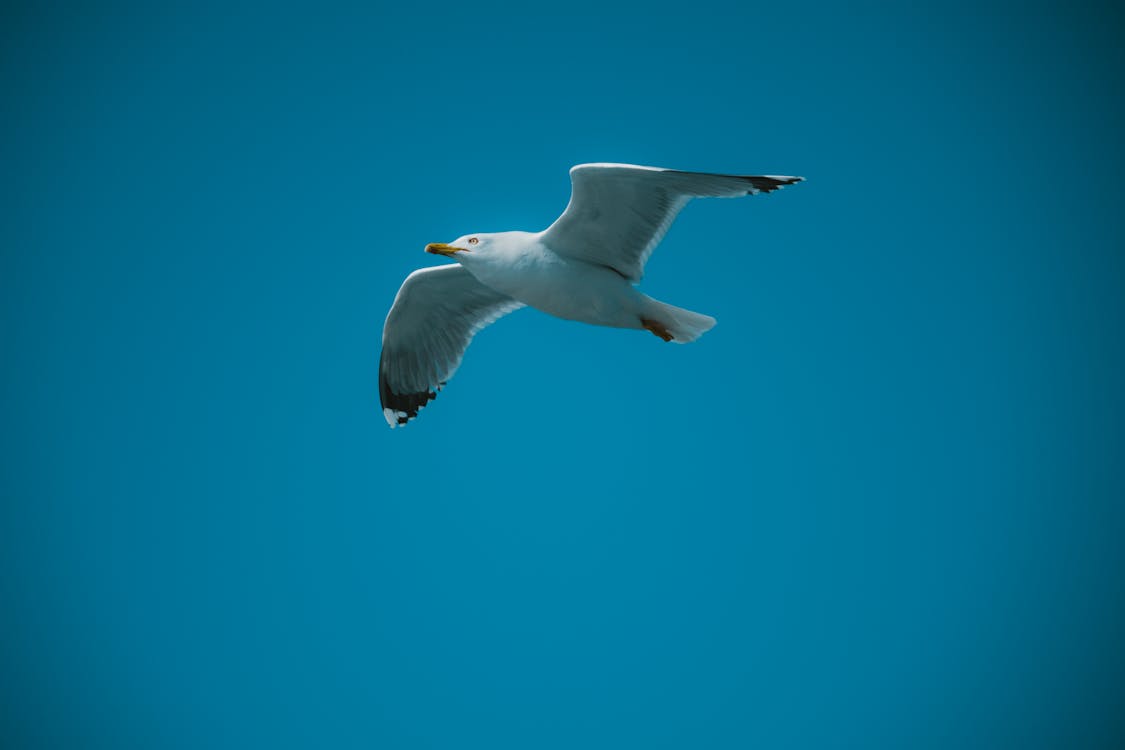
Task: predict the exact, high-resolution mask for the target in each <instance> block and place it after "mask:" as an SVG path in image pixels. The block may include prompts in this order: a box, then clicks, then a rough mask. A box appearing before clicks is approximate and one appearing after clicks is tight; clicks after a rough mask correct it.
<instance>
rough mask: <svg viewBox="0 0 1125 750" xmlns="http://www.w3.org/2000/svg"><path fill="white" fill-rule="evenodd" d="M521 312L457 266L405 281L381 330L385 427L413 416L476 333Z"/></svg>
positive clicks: (447, 375)
mask: <svg viewBox="0 0 1125 750" xmlns="http://www.w3.org/2000/svg"><path fill="white" fill-rule="evenodd" d="M521 307H523V303H522V302H516V301H515V300H514V299H512V298H511V297H509V296H507V295H505V294H501V293H500V292H497V291H495V290H493V289H491V288H489V287H487V286H485V285H484V284H482V283H480V282H479V281H477V280H476V278H475V277H474V276H473V275H472V274H471V273H469V272H468V271H466V270H465V269H464V268H463V267H461V266H459V265H450V266H437V267H434V268H422V269H419V270H417V271H415V272H414V273H412V274H410V275H409V276H407V277H406V281H404V282H403V283H402V287H401V288H400V289H399V290H398V294H397V295H395V301H394V304H393V305H391V311H390V312H389V313H388V314H387V322H386V323H385V324H384V325H383V353H382V354H381V355H380V356H379V401H380V402H381V403H382V406H383V416H384V417H386V418H387V424H389V425H390V426H391V427H394V426H396V425H400V424H406V423H407V422H409V421H410V420H411V419H414V417H416V416H418V410H419V409H421V408H422V407H423V406H425V405H426V404H427V403H429V401H430V400H431V399H433V398H435V397H436V396H437V391H439V390H441V387H442V386H443V385H445V384H446V382H447V381H448V380H449V379H450V378H451V377H453V373H455V372H457V367H458V366H459V365H460V364H461V357H462V356H464V354H465V349H466V348H468V346H469V342H470V341H472V340H473V336H474V335H475V334H476V332H477V331H479V330H480V329H482V328H484V327H485V326H487V325H488V324H489V323H492V322H493V321H494V320H496V319H497V318H500V317H501V316H503V315H506V314H507V313H510V312H512V311H513V310H516V309H519V308H521Z"/></svg>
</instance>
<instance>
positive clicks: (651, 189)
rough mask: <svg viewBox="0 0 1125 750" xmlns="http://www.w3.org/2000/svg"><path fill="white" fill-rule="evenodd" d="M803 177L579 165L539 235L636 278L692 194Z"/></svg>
mask: <svg viewBox="0 0 1125 750" xmlns="http://www.w3.org/2000/svg"><path fill="white" fill-rule="evenodd" d="M803 179H804V178H803V177H782V176H773V175H745V176H743V175H729V174H707V173H704V172H679V171H676V170H674V169H661V168H659V167H638V166H634V165H632V164H579V165H578V166H576V167H572V168H571V170H570V184H571V192H570V203H569V204H568V205H567V207H566V210H565V211H563V214H562V216H560V217H559V218H558V219H557V220H556V221H555V223H554V224H552V225H551V226H550V227H548V228H547V229H546V230H545V231H544V232H543V233H542V235H541V236H540V238H541V239H542V241H543V242H544V243H545V244H546V245H547V246H548V247H550V248H551V249H552V250H554V251H555V252H556V253H559V254H560V255H567V256H570V257H572V258H577V259H579V260H584V261H586V262H588V263H594V264H597V265H602V266H609V267H610V268H613V269H614V270H615V271H617V272H618V273H620V274H621V275H622V276H624V277H625V278H627V279H629V280H630V281H633V282H636V281H640V280H641V276H642V275H643V274H644V267H645V263H646V262H647V261H648V257H649V256H650V255H652V251H653V249H654V248H655V247H656V246H657V245H658V244H660V240H661V239H663V238H664V234H665V233H666V232H667V231H668V228H669V227H670V226H672V222H673V221H674V220H675V219H676V214H678V213H679V212H680V209H682V208H683V207H684V206H686V205H687V202H688V201H690V200H691V199H692V198H702V197H708V196H714V197H722V198H734V197H737V196H741V195H755V194H757V193H768V192H770V191H773V190H777V189H778V188H779V187H782V186H783V185H792V184H793V183H796V182H801V181H802V180H803Z"/></svg>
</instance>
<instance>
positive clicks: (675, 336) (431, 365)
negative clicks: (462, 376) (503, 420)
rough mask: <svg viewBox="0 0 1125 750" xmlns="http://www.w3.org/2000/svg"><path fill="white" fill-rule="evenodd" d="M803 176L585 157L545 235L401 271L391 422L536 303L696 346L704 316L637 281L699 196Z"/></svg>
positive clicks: (708, 320) (438, 246) (454, 252)
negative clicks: (492, 328)
mask: <svg viewBox="0 0 1125 750" xmlns="http://www.w3.org/2000/svg"><path fill="white" fill-rule="evenodd" d="M803 179H804V178H803V177H782V176H775V175H745V176H743V175H725V174H706V173H702V172H680V171H677V170H674V169H660V168H658V167H639V166H635V165H632V164H579V165H578V166H576V167H572V168H571V170H570V181H571V195H570V203H569V204H568V205H567V207H566V210H565V211H563V214H562V216H560V217H559V218H558V219H557V220H556V221H555V223H554V224H552V225H551V226H549V227H547V229H545V230H544V231H542V232H497V233H493V234H472V235H464V236H462V237H459V238H457V239H456V240H454V241H453V242H450V243H448V244H446V243H433V244H430V245H427V246H426V252H429V253H434V254H437V255H444V256H446V257H449V258H452V259H453V260H455V261H457V262H458V264H457V265H447V266H438V267H435V268H422V269H419V270H417V271H415V272H414V273H412V274H410V275H409V276H407V277H406V281H404V282H403V284H402V287H401V288H400V289H399V290H398V294H397V295H395V301H394V304H392V305H391V311H390V313H389V314H388V315H387V322H386V324H384V326H383V352H382V355H381V356H380V357H379V400H380V402H381V403H382V406H383V416H385V417H386V419H387V423H388V424H390V426H391V427H394V426H396V425H400V424H406V423H407V422H409V421H410V420H411V419H413V418H414V417H416V416H418V411H419V410H420V409H421V408H422V407H424V406H425V405H426V404H427V403H429V401H430V400H431V399H433V398H434V397H435V396H436V395H437V391H438V390H440V389H441V388H442V386H444V385H445V384H446V382H447V381H448V380H449V379H450V378H451V377H453V373H454V372H456V371H457V367H458V366H459V365H460V364H461V357H462V356H463V355H464V353H465V349H466V348H468V346H469V342H470V341H472V339H473V336H474V335H475V334H476V332H477V331H479V330H480V329H482V328H484V327H485V326H487V325H489V324H490V323H492V322H493V321H495V320H497V319H498V318H500V317H502V316H504V315H506V314H508V313H510V312H512V311H513V310H518V309H519V308H521V307H524V306H530V307H534V308H537V309H539V310H542V311H543V312H546V313H549V314H550V315H554V316H556V317H559V318H565V319H567V320H578V321H582V322H584V323H591V324H593V325H601V326H613V327H616V328H634V329H640V330H648V331H651V332H652V333H653V334H655V335H656V336H659V337H660V338H661V339H663V340H664V341H674V342H676V343H687V342H689V341H694V340H695V339H697V338H699V337H700V336H701V335H703V334H704V333H706V332H707V331H709V330H710V329H711V328H712V327H713V326H714V325H715V319H714V318H712V317H709V316H707V315H701V314H700V313H695V312H691V311H690V310H684V309H682V308H679V307H673V306H672V305H668V304H665V303H663V302H659V301H657V300H655V299H652V298H651V297H648V296H647V295H645V294H642V293H641V292H640V291H638V290H637V288H636V287H635V286H634V284H635V283H636V282H639V281H640V280H641V276H642V275H643V272H644V266H645V262H646V261H648V258H649V256H650V255H651V254H652V251H653V250H654V249H655V248H656V246H657V245H658V244H660V240H661V239H663V237H664V235H665V233H666V232H667V231H668V228H669V227H670V226H671V225H672V222H673V221H674V220H675V218H676V214H678V213H679V212H680V209H682V208H683V207H684V206H685V205H686V204H687V202H688V201H690V200H691V199H692V198H702V197H724V198H733V197H737V196H742V195H754V194H757V193H768V192H771V191H773V190H777V189H778V188H780V187H783V186H785V185H792V184H794V183H797V182H801V181H802V180H803Z"/></svg>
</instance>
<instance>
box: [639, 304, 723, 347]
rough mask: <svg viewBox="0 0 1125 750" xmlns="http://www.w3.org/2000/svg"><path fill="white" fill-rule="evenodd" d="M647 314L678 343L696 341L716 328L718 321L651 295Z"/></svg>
mask: <svg viewBox="0 0 1125 750" xmlns="http://www.w3.org/2000/svg"><path fill="white" fill-rule="evenodd" d="M645 314H646V315H647V316H648V317H649V318H650V319H652V320H654V321H655V322H657V323H659V324H660V325H662V326H663V327H664V328H665V329H666V330H667V332H668V333H669V334H671V336H672V339H671V340H672V341H674V342H675V343H677V344H687V343H689V342H691V341H695V340H696V339H697V338H699V337H700V336H702V335H703V334H705V333H707V332H708V331H710V330H711V329H712V328H714V327H715V323H716V322H717V321H716V320H715V319H714V318H712V317H711V316H710V315H704V314H702V313H697V312H692V311H691V310H685V309H684V308H682V307H676V306H674V305H669V304H667V303H665V302H660V301H659V300H654V299H652V298H651V297H650V298H649V299H648V310H647V311H646V313H645Z"/></svg>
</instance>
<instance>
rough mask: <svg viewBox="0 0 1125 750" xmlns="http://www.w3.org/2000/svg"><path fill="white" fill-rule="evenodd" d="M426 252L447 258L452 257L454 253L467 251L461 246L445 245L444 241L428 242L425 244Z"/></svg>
mask: <svg viewBox="0 0 1125 750" xmlns="http://www.w3.org/2000/svg"><path fill="white" fill-rule="evenodd" d="M426 252H427V253H433V254H434V255H444V256H446V257H447V258H451V257H453V254H454V253H467V252H469V251H468V250H466V249H465V248H463V247H453V245H447V244H445V243H444V242H431V243H430V244H428V245H426Z"/></svg>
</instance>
